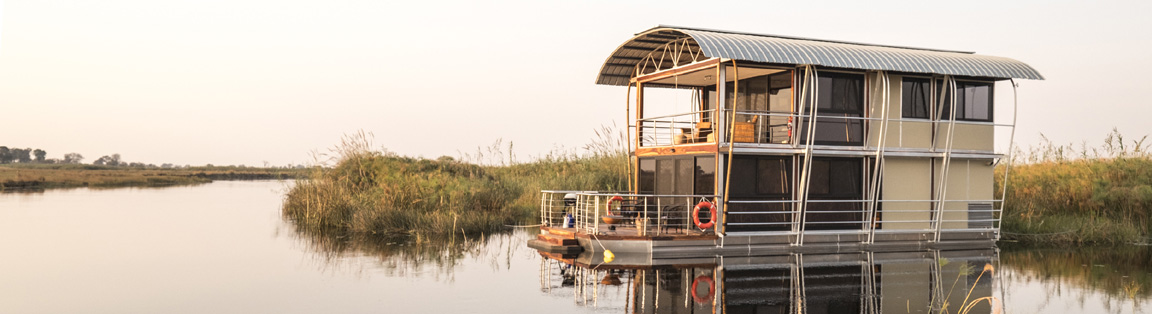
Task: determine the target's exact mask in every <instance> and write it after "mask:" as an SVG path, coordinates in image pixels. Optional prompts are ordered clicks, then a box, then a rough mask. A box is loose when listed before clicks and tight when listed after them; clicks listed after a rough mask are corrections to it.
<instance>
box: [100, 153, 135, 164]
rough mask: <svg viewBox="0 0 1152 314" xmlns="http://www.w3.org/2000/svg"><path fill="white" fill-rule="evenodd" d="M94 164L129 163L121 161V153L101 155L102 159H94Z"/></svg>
mask: <svg viewBox="0 0 1152 314" xmlns="http://www.w3.org/2000/svg"><path fill="white" fill-rule="evenodd" d="M92 164H93V165H97V166H127V165H128V164H127V163H125V162H122V161H120V154H112V155H104V156H100V159H96V161H93V162H92Z"/></svg>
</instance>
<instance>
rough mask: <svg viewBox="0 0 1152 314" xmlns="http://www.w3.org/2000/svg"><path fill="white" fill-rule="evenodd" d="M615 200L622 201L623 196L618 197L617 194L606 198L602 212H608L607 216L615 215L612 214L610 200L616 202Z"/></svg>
mask: <svg viewBox="0 0 1152 314" xmlns="http://www.w3.org/2000/svg"><path fill="white" fill-rule="evenodd" d="M617 201H619V202H623V201H624V198H623V197H619V196H613V197H612V198H610V199H608V206H605V207H604V212H606V213H608V216H615V215H613V214H612V202H617Z"/></svg>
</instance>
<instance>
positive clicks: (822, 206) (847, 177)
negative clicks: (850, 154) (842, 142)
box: [804, 157, 864, 230]
mask: <svg viewBox="0 0 1152 314" xmlns="http://www.w3.org/2000/svg"><path fill="white" fill-rule="evenodd" d="M863 162H864V160H863V159H861V158H829V157H814V158H812V174H811V177H810V179H809V180H810V181H811V183H810V185H809V187H808V199H809V200H810V201H815V202H809V203H808V209H807V212H808V218H807V219H808V220H807V223H806V225H805V227H804V228H805V229H807V230H835V229H860V228H861V227H862V226H863V223H862V221H863V219H864V212H863V208H864V206H863V204H862V203H861V202H859V200H862V199H863V197H864V188H863V186H864V185H863V184H864V183H863V176H864V170H863V169H864V168H863ZM835 200H844V201H845V202H829V201H835Z"/></svg>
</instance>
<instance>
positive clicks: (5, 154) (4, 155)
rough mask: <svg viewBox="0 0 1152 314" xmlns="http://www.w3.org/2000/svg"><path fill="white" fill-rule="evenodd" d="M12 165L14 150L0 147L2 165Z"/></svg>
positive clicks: (0, 162)
mask: <svg viewBox="0 0 1152 314" xmlns="http://www.w3.org/2000/svg"><path fill="white" fill-rule="evenodd" d="M7 163H12V150H10V149H8V146H0V164H7Z"/></svg>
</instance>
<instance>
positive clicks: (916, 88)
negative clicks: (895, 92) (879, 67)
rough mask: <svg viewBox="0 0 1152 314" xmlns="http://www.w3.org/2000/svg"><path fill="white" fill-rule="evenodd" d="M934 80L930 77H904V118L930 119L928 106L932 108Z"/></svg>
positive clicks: (902, 110)
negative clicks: (930, 79) (932, 85)
mask: <svg viewBox="0 0 1152 314" xmlns="http://www.w3.org/2000/svg"><path fill="white" fill-rule="evenodd" d="M931 84H932V82H931V81H929V80H928V79H918V78H904V81H903V82H901V87H902V89H903V90H902V92H901V96H900V100H901V101H900V102H901V104H900V111H901V113H902V114H901V116H902V117H904V118H915V119H928V118H929V117H930V115H929V113H928V108H932V107H931V106H930V105H929V103H931V102H932V100H931V98H930V97H931V95H932V87H931Z"/></svg>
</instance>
